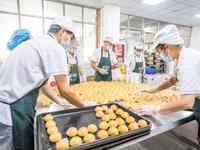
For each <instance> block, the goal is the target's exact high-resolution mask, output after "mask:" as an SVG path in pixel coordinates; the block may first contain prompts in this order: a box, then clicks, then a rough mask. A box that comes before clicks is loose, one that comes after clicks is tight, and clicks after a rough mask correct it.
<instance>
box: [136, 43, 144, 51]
mask: <svg viewBox="0 0 200 150" xmlns="http://www.w3.org/2000/svg"><path fill="white" fill-rule="evenodd" d="M135 48H136V49H143V48H144V45H143V43H141V42H137V43H135Z"/></svg>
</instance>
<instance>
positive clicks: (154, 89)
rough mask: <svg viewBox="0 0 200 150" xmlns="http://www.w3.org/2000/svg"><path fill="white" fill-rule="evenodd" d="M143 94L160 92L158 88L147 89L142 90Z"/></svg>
mask: <svg viewBox="0 0 200 150" xmlns="http://www.w3.org/2000/svg"><path fill="white" fill-rule="evenodd" d="M141 92H147V93H156V92H158V90H157V88H147V89H144V90H142V91H141Z"/></svg>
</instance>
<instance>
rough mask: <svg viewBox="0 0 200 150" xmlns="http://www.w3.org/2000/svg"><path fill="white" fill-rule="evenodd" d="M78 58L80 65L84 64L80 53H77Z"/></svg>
mask: <svg viewBox="0 0 200 150" xmlns="http://www.w3.org/2000/svg"><path fill="white" fill-rule="evenodd" d="M77 60H78V66H82V65H83V59H82V58H81V56H80V54H79V53H77Z"/></svg>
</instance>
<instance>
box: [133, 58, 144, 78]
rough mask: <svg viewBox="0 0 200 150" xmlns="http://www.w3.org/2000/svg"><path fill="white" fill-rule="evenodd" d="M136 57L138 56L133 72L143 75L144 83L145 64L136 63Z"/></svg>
mask: <svg viewBox="0 0 200 150" xmlns="http://www.w3.org/2000/svg"><path fill="white" fill-rule="evenodd" d="M136 57H137V56H135V68H134V70H133V71H132V72H135V73H139V74H142V77H141V81H142V82H143V65H144V64H143V62H136ZM140 57H141V56H140Z"/></svg>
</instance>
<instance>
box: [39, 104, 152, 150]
mask: <svg viewBox="0 0 200 150" xmlns="http://www.w3.org/2000/svg"><path fill="white" fill-rule="evenodd" d="M113 104H115V105H116V106H117V107H118V108H121V109H122V110H124V111H126V112H128V113H129V115H130V116H132V117H134V118H135V120H136V122H137V121H138V120H139V119H144V118H142V117H141V116H138V115H137V114H135V113H133V112H132V111H130V110H128V109H126V108H124V107H123V106H121V105H119V104H117V103H109V104H104V105H107V106H108V107H109V108H110V107H111V105H113ZM97 106H102V105H96V106H90V107H82V108H75V109H69V110H63V111H55V112H49V113H50V114H52V115H53V116H54V121H55V122H56V125H57V127H58V130H59V132H60V133H61V134H62V136H63V138H66V137H67V135H66V131H67V129H68V128H70V127H72V126H74V127H76V128H77V129H79V128H80V127H87V126H88V125H89V124H95V125H96V126H97V127H98V126H99V123H100V122H101V121H102V120H101V118H97V117H96V113H95V108H96V107H97ZM49 113H42V114H40V115H38V116H37V142H38V149H39V150H55V147H56V144H55V143H51V142H50V141H49V135H48V134H47V131H46V127H45V121H44V116H45V115H46V114H49ZM117 117H119V115H117ZM144 120H145V119H144ZM146 121H147V126H145V127H140V128H138V129H135V130H129V131H128V132H124V133H120V134H118V135H113V136H109V137H107V138H104V139H98V138H97V133H98V131H99V129H98V130H97V132H96V133H95V134H94V135H95V137H96V140H95V141H93V142H89V143H83V144H81V145H78V146H74V147H70V148H68V149H67V150H77V149H81V150H83V149H92V148H94V147H98V146H102V144H109V143H115V142H116V143H117V142H119V141H121V140H122V139H126V138H130V137H132V138H134V136H135V138H136V136H139V135H140V134H141V135H142V134H145V133H146V134H147V132H148V133H149V131H150V129H151V124H150V122H149V121H148V120H146ZM126 125H128V124H127V123H126ZM67 138H68V140H70V139H71V138H69V137H67ZM82 140H83V138H82Z"/></svg>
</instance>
